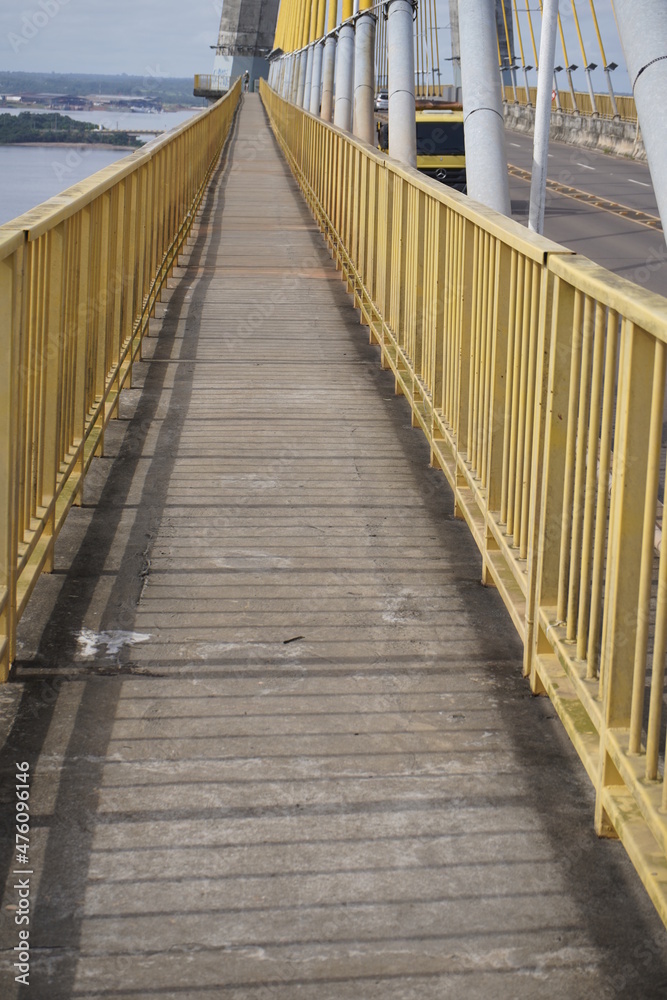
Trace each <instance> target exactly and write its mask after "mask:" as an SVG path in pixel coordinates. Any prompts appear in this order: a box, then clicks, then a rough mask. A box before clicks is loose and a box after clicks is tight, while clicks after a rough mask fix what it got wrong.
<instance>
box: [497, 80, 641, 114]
mask: <svg viewBox="0 0 667 1000" xmlns="http://www.w3.org/2000/svg"><path fill="white" fill-rule="evenodd" d="M529 94H530V103H531V104H532V106H533V107H535V101H536V99H537V87H530V88H529ZM574 96H575V98H576V101H577V112H578V113H579V114H581V115H592V114H593V104H592V102H591V95H590V94H589V93H588V91H582V90H575V92H574ZM504 97H505V101H507V103H508V104H514V88H513V87H510V86H506V87H505V88H504ZM614 99H615V101H616V107H617V108H618V114H619V116H620V118H621V119H622V120H623V121H628V122H636V121H637V106H636V105H635V99H634V97H633V96H632V95H627V94H616V95H615V98H614ZM516 100H517V102H518V103H519V104H524V105H525V104H527V101H526V88H525V87H517V88H516ZM558 100H559V101H560V110H561V111H564V112H566V113H568V114H572V113H573V112H574V110H575V108H574V101H573V100H572V94H571V93H570V91H569V90H559V91H558ZM595 106H596V109H597V114H598V115H599V116H600V118H613V117H614V106H613V104H612V103H611V97H610V96H609V94H596V95H595ZM551 107H552V110H553V111H556V110H557V107H556V101H555V100H554V101H553V102H552V104H551Z"/></svg>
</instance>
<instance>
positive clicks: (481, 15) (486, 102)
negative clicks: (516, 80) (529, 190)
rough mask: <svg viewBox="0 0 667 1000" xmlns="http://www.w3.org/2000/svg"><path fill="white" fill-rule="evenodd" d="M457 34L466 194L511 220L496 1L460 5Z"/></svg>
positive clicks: (462, 1) (473, 0)
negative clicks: (458, 39) (458, 38)
mask: <svg viewBox="0 0 667 1000" xmlns="http://www.w3.org/2000/svg"><path fill="white" fill-rule="evenodd" d="M459 33H460V37H461V78H462V84H463V119H464V129H465V143H466V175H467V181H468V194H469V195H470V196H471V198H475V199H476V200H477V201H481V202H482V203H483V204H484V205H488V206H489V208H494V209H495V210H496V211H497V212H502V213H503V215H511V211H512V208H511V202H510V191H509V179H508V174H507V153H506V151H505V124H504V121H503V102H502V94H501V90H500V78H499V76H498V42H497V38H496V13H495V3H494V0H459ZM389 141H390V142H391V122H390V124H389Z"/></svg>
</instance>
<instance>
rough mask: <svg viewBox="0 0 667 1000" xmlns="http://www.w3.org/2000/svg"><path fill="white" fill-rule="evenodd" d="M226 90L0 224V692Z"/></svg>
mask: <svg viewBox="0 0 667 1000" xmlns="http://www.w3.org/2000/svg"><path fill="white" fill-rule="evenodd" d="M240 92H241V85H240V81H238V82H237V84H236V85H235V86H234V88H233V90H232V91H231V92H230V93H229V95H228V96H227V97H226V98H223V100H221V101H219V102H218V103H217V104H216V105H214V106H213V107H212V108H210V109H209V110H207V111H204V112H201V113H200V114H199V115H197V116H196V117H194V118H193V119H190V120H189V121H188V122H186V123H185V124H183V125H181V126H179V127H178V128H176V129H173V130H172V131H171V132H170V133H169V134H168V135H165V136H164V137H162V138H161V139H158V140H156V141H155V142H154V143H151V145H150V146H149V147H147V148H146V149H144V150H139V151H137V152H136V153H133V154H132V155H131V156H127V157H125V158H124V159H122V160H120V161H118V162H117V163H114V164H112V165H111V166H109V167H106V168H105V169H104V170H100V171H99V172H98V173H96V174H94V175H93V176H92V177H90V178H88V179H87V180H85V181H82V182H81V183H79V184H76V185H75V186H74V187H71V188H69V189H68V190H67V191H65V192H63V194H61V195H58V196H57V197H55V198H51V199H50V200H49V201H47V202H44V203H43V204H42V205H40V206H38V207H37V208H35V209H34V210H33V211H31V212H28V213H26V214H25V215H22V216H20V217H19V218H17V219H14V220H13V221H12V222H10V223H8V224H7V225H5V226H0V356H1V357H2V364H0V680H6V679H7V676H8V671H9V666H10V664H11V662H12V660H13V659H14V655H15V642H16V623H17V621H18V619H19V618H20V616H21V614H22V613H23V611H24V609H25V607H26V604H27V601H28V599H29V597H30V594H31V593H32V590H33V588H34V586H35V583H36V582H37V579H38V577H39V575H40V573H41V572H42V571H44V570H47V571H48V570H51V569H52V567H53V547H54V542H55V539H56V537H57V535H58V533H59V531H60V529H61V527H62V525H63V522H64V520H65V518H66V516H67V513H68V511H69V509H70V507H71V506H72V504H76V503H80V502H81V496H82V490H83V482H84V476H85V474H86V471H87V470H88V468H89V466H90V462H91V460H92V458H93V456H94V455H95V454H96V453H99V452H101V450H102V448H103V445H104V429H105V427H106V425H107V423H108V422H109V420H110V418H111V417H112V416H113V415H114V413H117V406H118V396H119V393H120V391H121V389H122V388H123V386H125V385H129V384H130V382H131V377H132V365H133V363H134V361H135V360H136V359H137V358H139V357H140V356H141V354H140V352H141V342H142V338H143V336H144V334H145V333H146V331H147V329H148V323H149V319H150V317H151V315H152V314H153V313H154V309H155V304H156V302H157V300H158V298H159V295H160V290H161V288H162V286H163V285H164V283H165V281H166V280H167V278H168V277H169V275H170V274H171V272H172V270H173V267H174V265H175V264H176V261H177V258H178V253H179V250H180V248H181V247H182V245H183V243H184V241H185V239H186V237H187V235H188V232H189V231H190V227H191V226H192V223H193V221H194V218H195V213H196V211H197V208H198V206H199V203H200V201H201V199H202V197H203V195H204V193H205V191H206V186H207V184H208V180H209V178H210V175H211V172H212V170H213V169H214V167H215V164H216V162H217V160H218V157H219V154H220V151H221V149H222V146H223V143H224V141H225V139H226V137H227V135H228V133H229V129H230V126H231V122H232V118H233V115H234V111H235V109H236V105H237V103H238V98H239V95H240Z"/></svg>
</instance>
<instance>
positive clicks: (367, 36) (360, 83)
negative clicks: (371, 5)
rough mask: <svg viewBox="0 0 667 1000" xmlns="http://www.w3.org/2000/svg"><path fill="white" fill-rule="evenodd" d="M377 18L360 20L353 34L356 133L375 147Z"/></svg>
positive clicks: (364, 15) (368, 16) (369, 16)
mask: <svg viewBox="0 0 667 1000" xmlns="http://www.w3.org/2000/svg"><path fill="white" fill-rule="evenodd" d="M374 98H375V16H374V15H373V14H371V12H370V11H368V12H367V13H361V14H360V15H359V17H358V18H357V22H356V25H355V32H354V122H353V130H354V134H355V135H356V136H358V138H359V139H362V140H363V141H364V142H367V143H369V145H371V146H374V145H375V115H374Z"/></svg>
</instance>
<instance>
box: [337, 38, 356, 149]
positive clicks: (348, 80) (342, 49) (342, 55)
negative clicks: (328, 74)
mask: <svg viewBox="0 0 667 1000" xmlns="http://www.w3.org/2000/svg"><path fill="white" fill-rule="evenodd" d="M353 90H354V27H353V26H352V25H351V24H350V23H349V22H347V23H346V24H343V25H341V27H340V29H339V31H338V53H337V60H336V95H335V104H334V125H338V126H339V128H344V129H345V131H346V132H351V131H352V110H353V99H354V95H353Z"/></svg>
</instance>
